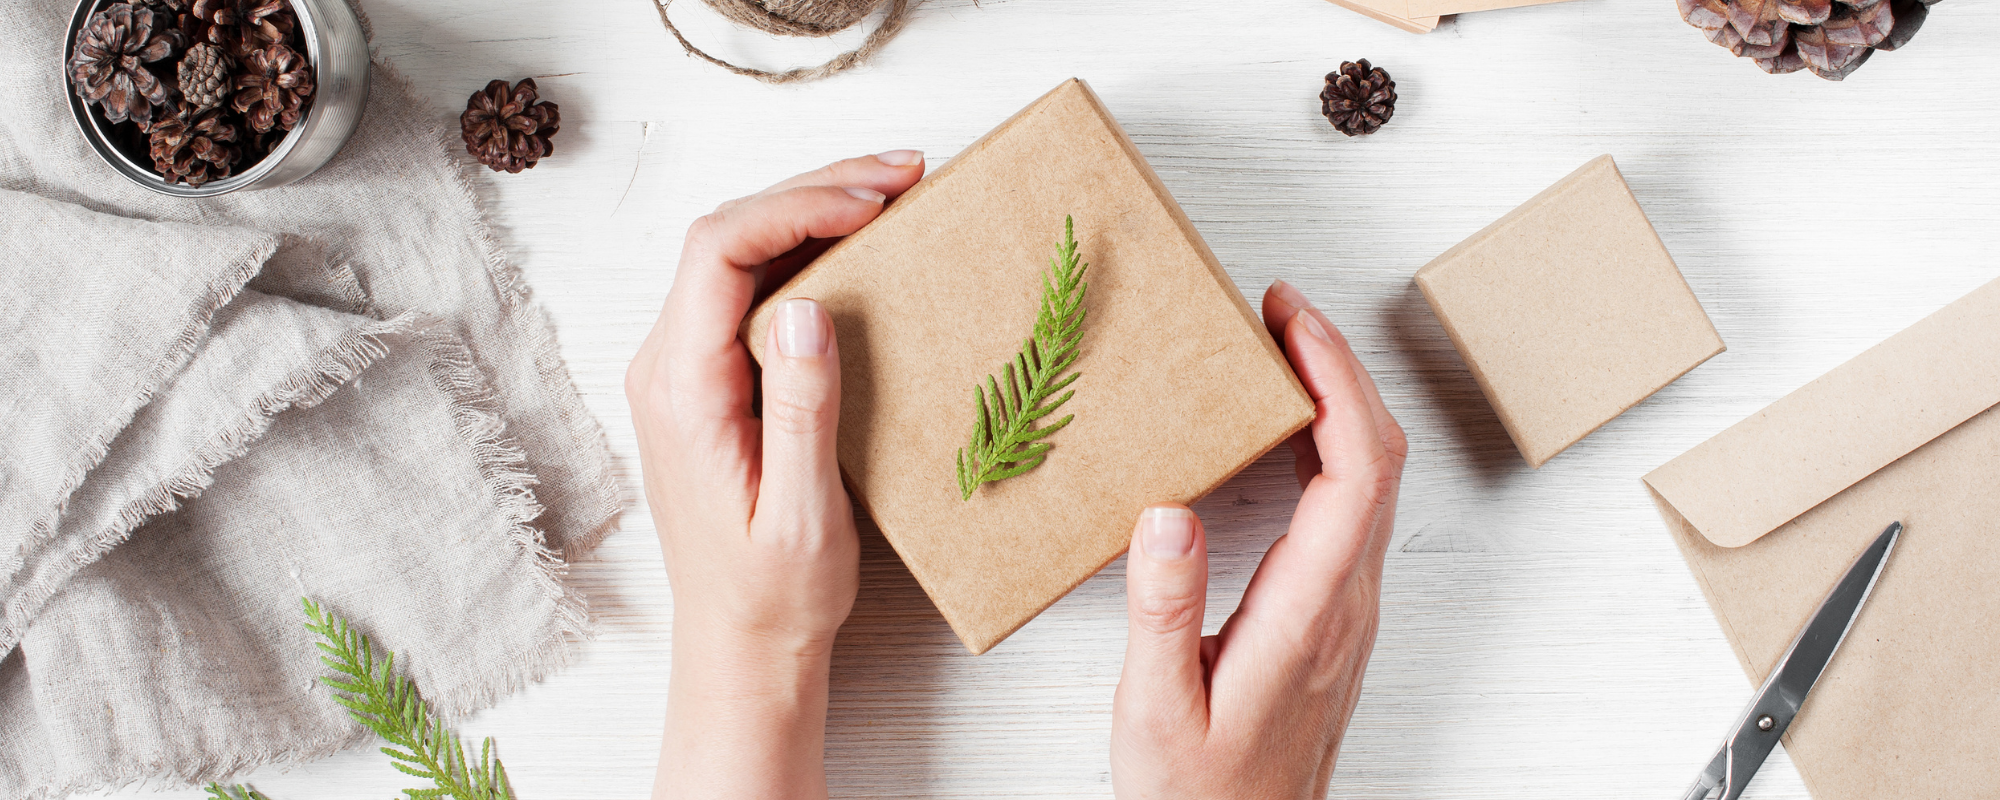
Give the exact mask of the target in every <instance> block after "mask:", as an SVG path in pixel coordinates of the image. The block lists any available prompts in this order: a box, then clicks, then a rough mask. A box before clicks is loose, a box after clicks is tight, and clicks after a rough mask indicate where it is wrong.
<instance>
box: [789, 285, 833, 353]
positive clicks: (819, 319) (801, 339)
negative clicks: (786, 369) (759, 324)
mask: <svg viewBox="0 0 2000 800" xmlns="http://www.w3.org/2000/svg"><path fill="white" fill-rule="evenodd" d="M778 352H780V353H784V354H785V355H786V356H787V357H790V358H798V357H800V356H823V355H826V314H825V312H823V311H821V310H820V307H819V304H818V303H815V302H813V301H811V300H807V299H805V298H803V297H799V298H794V299H791V300H786V301H785V302H783V303H779V304H778Z"/></svg>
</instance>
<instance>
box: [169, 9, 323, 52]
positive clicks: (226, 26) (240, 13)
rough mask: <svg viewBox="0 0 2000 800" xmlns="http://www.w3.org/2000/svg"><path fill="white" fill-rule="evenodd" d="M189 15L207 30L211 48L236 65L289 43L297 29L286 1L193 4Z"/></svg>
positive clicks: (295, 19)
mask: <svg viewBox="0 0 2000 800" xmlns="http://www.w3.org/2000/svg"><path fill="white" fill-rule="evenodd" d="M189 13H190V14H191V15H192V16H193V17H194V18H195V19H196V20H199V21H200V23H201V24H202V25H203V26H205V27H206V28H207V38H208V41H209V43H210V44H214V45H216V46H219V47H221V48H222V49H223V52H226V53H228V54H229V55H231V56H234V57H235V58H236V59H237V60H239V61H240V60H243V59H247V58H249V57H250V54H251V53H254V52H256V51H258V50H262V49H264V48H267V47H270V46H272V45H279V44H286V43H288V42H289V41H290V38H291V35H292V31H293V30H294V29H295V28H297V27H298V20H297V18H295V17H293V16H292V10H291V8H290V7H289V6H288V5H286V2H285V0H194V5H193V7H192V8H191V10H190V12H189Z"/></svg>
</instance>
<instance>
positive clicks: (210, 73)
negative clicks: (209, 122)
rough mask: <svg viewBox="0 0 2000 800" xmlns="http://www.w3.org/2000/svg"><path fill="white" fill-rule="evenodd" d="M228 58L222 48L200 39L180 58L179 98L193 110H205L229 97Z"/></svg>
mask: <svg viewBox="0 0 2000 800" xmlns="http://www.w3.org/2000/svg"><path fill="white" fill-rule="evenodd" d="M229 70H230V64H229V57H228V56H226V55H223V54H222V48H220V47H216V46H215V45H212V44H209V43H207V42H203V43H201V44H198V45H195V46H194V47H191V48H188V51H187V55H185V56H182V57H181V63H180V87H181V99H182V100H184V101H186V103H187V106H188V108H189V109H191V110H193V111H195V112H201V111H207V110H209V109H211V108H214V107H216V106H219V105H222V101H224V100H227V99H229Z"/></svg>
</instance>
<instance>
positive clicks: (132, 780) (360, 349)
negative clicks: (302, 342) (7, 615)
mask: <svg viewBox="0 0 2000 800" xmlns="http://www.w3.org/2000/svg"><path fill="white" fill-rule="evenodd" d="M430 324H432V321H431V320H429V319H427V318H425V317H424V316H423V315H420V314H414V313H412V314H404V315H401V316H398V317H396V318H394V319H391V320H387V321H382V322H373V323H370V324H367V325H363V326H360V327H358V328H356V329H354V330H353V331H350V332H348V333H347V334H345V335H343V336H342V337H341V338H340V339H338V340H336V341H335V342H334V343H333V344H331V345H329V346H328V347H326V348H324V349H322V350H321V351H320V353H319V354H318V356H317V357H316V358H315V359H314V360H313V361H312V362H310V363H307V364H305V365H303V366H301V367H300V368H298V369H296V370H294V371H292V372H291V373H290V374H288V375H287V376H286V377H285V378H284V380H282V381H280V382H279V383H278V384H277V385H276V386H275V387H274V388H273V389H272V390H271V391H269V392H267V393H265V394H264V395H263V396H262V397H260V398H259V399H258V400H257V402H256V403H254V404H252V406H251V413H249V414H246V415H244V416H243V417H242V418H241V419H240V420H238V421H237V423H236V424H235V425H233V426H231V427H229V428H228V429H225V430H224V431H222V432H221V433H219V434H218V435H217V436H216V437H215V438H214V439H212V440H210V442H209V444H208V445H207V446H205V447H203V448H201V449H200V450H197V451H196V453H195V454H194V455H193V457H191V458H190V459H189V461H188V463H187V464H186V465H184V466H183V467H182V468H181V469H179V470H176V471H175V474H174V475H173V477H171V478H170V479H168V480H167V481H165V482H163V483H161V485H159V486H157V487H155V488H154V489H152V490H151V491H149V492H148V493H147V494H146V495H145V496H144V497H142V498H140V499H139V500H137V501H135V502H133V503H132V504H130V505H129V506H127V507H126V508H125V509H124V510H123V511H121V512H120V514H119V516H118V520H117V523H116V524H115V525H114V526H113V527H112V528H111V529H108V530H106V531H105V532H104V533H103V534H102V535H101V536H99V537H97V538H95V539H94V540H93V541H92V542H91V543H90V545H89V546H88V547H87V548H85V549H84V550H82V551H79V552H78V553H76V554H74V555H73V556H72V557H73V558H75V559H77V562H76V563H77V566H78V569H81V568H82V566H84V565H87V564H89V563H90V562H92V561H95V560H97V559H98V558H101V557H103V555H104V554H105V553H107V552H110V550H111V549H112V548H113V547H116V546H117V545H118V544H120V543H122V542H124V541H125V539H126V538H128V537H129V536H130V535H131V532H132V531H133V530H135V529H136V528H138V526H139V525H140V524H141V523H143V522H145V521H146V520H147V519H150V518H152V517H155V516H158V515H161V514H167V513H171V512H173V511H174V510H177V509H179V508H180V505H181V503H182V502H184V501H186V500H190V499H193V498H195V497H197V496H199V495H200V494H201V492H203V491H205V490H206V489H207V488H208V487H209V486H210V485H211V484H212V483H213V482H214V471H215V468H216V467H219V466H221V465H222V464H225V463H227V462H229V461H231V460H233V459H236V458H239V457H241V456H242V455H243V454H244V453H245V452H248V450H249V447H250V445H251V444H252V443H254V442H255V441H256V439H257V438H259V437H260V436H261V435H262V434H263V433H264V431H266V430H268V429H269V428H270V425H271V421H272V419H273V418H275V417H276V416H277V415H278V414H279V413H281V412H283V411H285V410H287V409H292V408H311V407H312V406H315V405H318V404H319V403H321V402H323V401H325V400H326V398H328V397H331V396H333V393H334V392H335V391H338V390H339V389H340V388H341V387H342V386H344V385H346V384H347V383H348V382H350V381H352V380H353V379H354V376H355V375H358V374H360V373H361V372H362V371H363V370H366V369H367V368H368V367H369V366H372V365H373V364H374V363H375V362H377V361H379V360H381V359H382V357H383V356H386V355H388V353H389V350H390V347H389V343H388V341H385V340H389V339H396V338H403V337H408V336H412V335H414V334H416V333H417V332H418V331H421V330H422V329H423V328H424V327H426V326H428V325H430ZM60 588H61V587H60V586H59V585H58V586H51V587H39V586H38V587H35V589H36V590H42V591H37V593H38V594H39V595H40V597H39V599H38V600H37V601H36V602H35V603H34V608H33V609H30V611H29V613H30V616H32V612H33V611H34V610H38V609H39V608H40V607H41V605H42V604H43V603H45V602H47V600H48V598H50V597H53V596H54V594H55V591H56V590H57V589H60ZM25 627H26V626H25V625H24V626H22V628H23V629H24V630H25ZM18 638H19V637H18V636H14V637H11V638H10V640H9V643H8V644H7V646H6V649H9V650H11V649H12V648H13V645H14V643H15V642H17V641H18ZM368 735H369V733H368V731H367V729H365V728H362V727H361V726H359V725H354V726H352V727H351V728H350V729H348V730H345V731H341V732H339V733H337V734H328V735H325V736H320V737H314V738H312V739H310V740H308V741H306V742H304V743H297V742H292V743H288V744H287V745H286V746H284V747H283V748H282V749H279V748H264V749H261V750H256V751H254V752H250V753H243V754H239V755H237V756H235V757H233V758H225V759H220V760H217V761H210V762H200V763H195V764H176V763H172V762H169V761H165V760H159V761H153V762H150V763H148V764H144V765H141V766H138V767H136V768H135V769H134V770H133V772H130V773H127V774H125V775H118V776H112V777H110V778H107V779H103V780H96V781H92V780H87V779H72V780H71V781H70V782H68V783H66V784H63V785H59V786H53V787H44V788H40V789H33V790H30V791H29V792H28V794H27V795H26V797H27V799H28V800H43V798H47V799H48V800H54V798H61V797H67V796H69V795H72V794H76V793H78V792H87V791H98V790H103V791H114V790H117V789H120V788H123V787H126V786H131V785H133V784H144V783H148V782H155V781H158V782H163V783H171V784H177V785H185V786H193V785H197V784H200V783H204V782H207V781H212V780H226V779H228V778H229V777H231V776H234V775H237V774H239V773H242V772H245V771H247V770H251V769H255V768H258V767H260V766H265V765H269V764H273V763H290V764H299V763H305V762H308V761H316V760H319V759H321V758H325V757H327V756H330V755H333V754H334V753H337V752H340V751H341V750H345V749H347V748H349V747H352V746H354V745H356V744H359V743H360V742H362V741H363V740H365V739H366V738H367V736H368Z"/></svg>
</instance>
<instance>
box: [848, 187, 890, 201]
mask: <svg viewBox="0 0 2000 800" xmlns="http://www.w3.org/2000/svg"><path fill="white" fill-rule="evenodd" d="M841 188H843V189H845V190H846V191H847V193H848V195H850V196H852V197H854V198H855V199H857V200H866V201H868V202H870V203H880V202H882V201H883V200H886V199H888V195H885V194H883V193H881V192H878V191H875V190H874V189H870V188H868V187H866V186H843V187H841Z"/></svg>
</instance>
